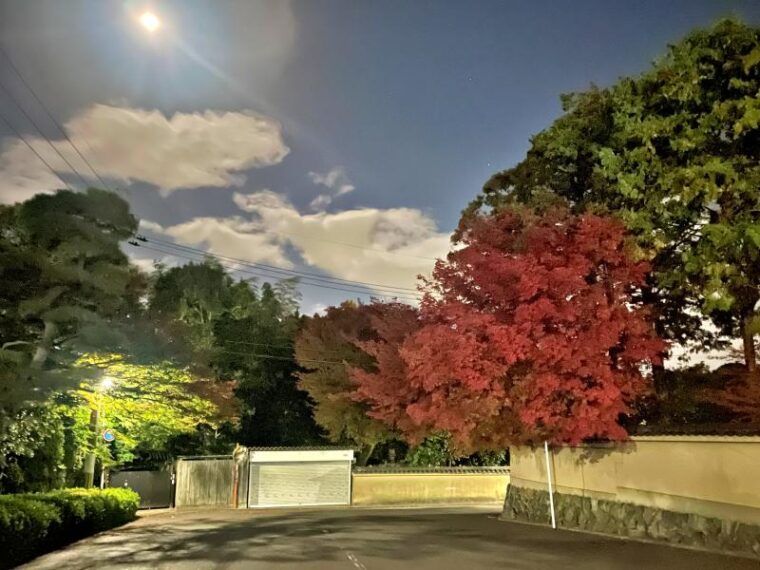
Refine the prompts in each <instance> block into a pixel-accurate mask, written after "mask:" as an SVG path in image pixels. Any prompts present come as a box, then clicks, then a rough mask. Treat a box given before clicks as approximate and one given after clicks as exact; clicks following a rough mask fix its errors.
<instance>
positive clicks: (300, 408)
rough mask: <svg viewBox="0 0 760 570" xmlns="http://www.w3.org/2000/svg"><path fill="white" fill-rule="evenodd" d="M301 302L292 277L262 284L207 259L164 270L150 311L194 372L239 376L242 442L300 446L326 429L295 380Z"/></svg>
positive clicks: (227, 377) (153, 292) (155, 285)
mask: <svg viewBox="0 0 760 570" xmlns="http://www.w3.org/2000/svg"><path fill="white" fill-rule="evenodd" d="M296 307H297V298H296V297H295V296H294V288H293V284H292V283H289V282H282V283H278V284H276V285H271V284H268V283H265V284H263V285H262V286H261V287H260V288H259V287H257V286H256V285H255V284H254V283H252V282H250V281H243V280H241V281H235V280H234V279H232V277H231V276H230V275H228V274H227V273H226V272H225V270H224V269H223V268H222V267H221V265H219V264H218V263H216V262H214V261H213V260H211V259H209V260H206V261H204V262H203V263H190V264H188V265H185V266H182V267H175V268H172V269H169V270H161V271H159V273H158V275H157V276H156V278H155V281H154V283H153V286H152V289H151V294H150V300H149V309H148V312H149V314H150V316H151V319H153V320H154V322H155V323H156V324H157V326H158V327H159V329H160V330H162V331H164V332H165V334H166V335H167V336H169V337H171V338H173V339H175V341H174V342H173V344H174V345H175V351H176V353H177V354H183V353H184V354H185V357H186V359H187V362H188V363H191V364H192V366H193V368H194V369H195V370H196V371H201V372H207V373H209V374H212V375H214V376H215V377H216V378H218V379H221V380H231V381H234V382H235V383H236V385H237V389H236V394H237V396H238V399H239V400H240V404H241V417H240V430H239V434H238V436H239V439H240V442H241V443H243V444H247V445H297V444H305V443H313V442H315V441H319V440H320V438H321V433H320V430H319V428H318V427H317V426H316V424H315V423H314V420H313V418H312V403H311V401H310V400H309V398H308V395H307V394H306V393H305V392H303V391H301V390H299V389H298V386H297V381H298V378H297V376H296V373H297V372H298V364H297V363H296V361H295V357H294V353H293V351H294V345H293V342H294V338H295V334H296V332H297V330H298V328H299V326H300V320H301V317H300V315H299V314H298V312H297V310H296Z"/></svg>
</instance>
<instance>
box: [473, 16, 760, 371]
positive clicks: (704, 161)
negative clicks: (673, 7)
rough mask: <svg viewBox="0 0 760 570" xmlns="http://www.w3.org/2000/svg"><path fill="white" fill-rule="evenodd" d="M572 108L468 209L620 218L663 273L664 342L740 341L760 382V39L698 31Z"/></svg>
mask: <svg viewBox="0 0 760 570" xmlns="http://www.w3.org/2000/svg"><path fill="white" fill-rule="evenodd" d="M563 104H564V110H565V114H564V115H563V116H562V117H561V118H560V119H558V120H557V121H556V122H555V123H554V124H553V125H551V126H550V127H549V128H548V129H546V130H545V131H543V132H541V133H540V134H538V135H537V136H535V137H534V138H533V140H532V143H531V148H530V150H529V152H528V155H527V157H526V159H525V160H524V161H523V162H521V163H520V164H518V165H517V166H515V167H514V168H511V169H509V170H507V171H504V172H501V173H498V174H496V175H494V176H493V177H492V178H491V179H490V180H489V181H488V182H487V183H486V185H485V187H484V191H483V194H482V195H481V196H480V197H478V199H477V200H476V201H475V202H474V203H473V204H471V206H470V207H469V210H470V211H472V210H475V209H481V208H483V207H487V208H495V209H497V210H498V209H499V208H502V207H503V206H504V204H506V203H509V202H514V201H518V202H524V203H529V204H531V205H533V206H535V207H537V208H542V207H544V206H545V205H546V204H547V203H548V202H553V201H556V200H557V199H560V200H563V201H566V202H568V203H569V204H570V205H571V206H572V207H574V208H575V209H577V210H585V211H592V212H598V211H603V212H612V213H614V214H615V215H617V216H619V217H620V218H621V219H622V220H623V221H624V222H625V224H626V226H627V228H628V230H629V231H630V232H631V233H632V234H633V236H634V237H635V239H636V241H637V243H638V245H639V247H640V255H641V256H643V257H646V258H648V259H650V260H651V261H652V263H653V268H654V272H653V278H652V282H651V283H650V288H649V289H648V290H647V291H646V292H645V295H646V296H647V300H648V301H650V302H651V303H652V304H653V306H654V307H655V308H656V310H657V312H658V315H659V319H658V327H659V332H660V333H661V334H663V335H665V336H668V337H669V338H671V339H674V340H676V341H679V342H682V341H685V340H690V339H691V340H703V341H704V342H706V343H710V342H712V343H714V344H715V343H717V341H718V339H719V336H720V335H731V336H734V337H741V338H742V339H743V341H744V358H745V362H746V367H747V369H748V370H749V371H750V372H755V371H756V369H757V364H756V352H755V344H754V339H755V334H756V332H757V330H758V329H759V328H760V327H759V326H758V325H759V324H760V322H759V319H758V313H757V310H756V307H757V305H758V300H760V264H758V261H760V259H759V256H760V192H758V188H759V187H760V29H758V28H755V27H751V26H747V25H744V24H742V23H739V22H736V21H723V22H720V23H718V24H717V25H715V26H714V27H712V28H710V29H707V30H698V31H696V32H693V33H692V34H690V35H689V36H687V37H686V38H685V39H684V40H682V41H681V42H679V43H678V44H676V45H674V46H671V47H670V48H669V50H668V52H667V54H666V55H665V57H663V58H662V59H661V60H659V61H658V62H656V63H655V64H654V66H653V67H652V68H651V69H650V70H649V71H647V72H645V73H643V74H641V75H639V76H637V77H631V78H625V79H622V80H621V81H619V82H618V83H617V84H615V85H613V86H612V87H610V88H608V89H598V88H592V89H590V90H589V91H587V92H584V93H577V94H574V95H570V96H565V97H564V98H563ZM704 318H709V319H710V320H711V321H712V322H713V323H714V324H715V325H716V327H717V329H718V334H710V333H709V331H708V330H706V329H705V327H704V326H703V319H704Z"/></svg>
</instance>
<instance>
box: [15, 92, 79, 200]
mask: <svg viewBox="0 0 760 570" xmlns="http://www.w3.org/2000/svg"><path fill="white" fill-rule="evenodd" d="M0 90H1V91H3V92H4V93H5V95H6V97H8V99H10V100H11V101H12V102H13V104H14V105H15V106H16V107H17V108H18V110H19V111H21V114H22V115H24V117H26V119H27V120H28V121H29V122H30V123H31V124H32V126H33V127H34V128H35V129H36V130H37V132H38V133H39V135H40V137H41V138H42V139H43V140H44V141H45V142H46V143H47V144H48V145H49V146H50V148H51V149H53V152H55V153H56V154H57V155H58V156H59V157H60V158H61V160H63V162H65V163H66V166H68V167H69V169H70V170H71V171H72V172H73V173H74V174H76V175H77V176H78V177H79V180H81V181H82V184H83V186H84V187H87V186H89V183H88V182H87V180H86V179H85V177H84V176H82V174H81V173H80V172H79V171H78V170H77V169H76V168H74V165H73V164H71V162H69V159H68V158H66V157H65V156H64V154H63V153H62V152H61V151H60V150H59V149H58V148H57V147H56V146H55V145H54V144H53V142H52V141H51V140H50V139H49V138H48V137H47V136H46V135H45V133H44V132H43V131H42V129H41V128H40V126H39V125H38V124H37V121H35V120H34V119H33V118H32V116H31V115H30V114H29V113H27V112H26V109H24V107H23V106H22V105H21V103H19V101H18V99H16V98H15V97H14V96H13V93H12V92H11V91H10V90H9V89H8V87H7V86H6V85H5V84H4V83H3V82H2V81H1V80H0ZM56 175H57V173H56Z"/></svg>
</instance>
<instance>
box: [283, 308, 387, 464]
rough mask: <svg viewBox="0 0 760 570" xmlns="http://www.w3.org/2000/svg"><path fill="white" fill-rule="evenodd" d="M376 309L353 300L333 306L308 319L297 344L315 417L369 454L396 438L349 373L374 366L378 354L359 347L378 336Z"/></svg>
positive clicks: (302, 384) (334, 437) (335, 436)
mask: <svg viewBox="0 0 760 570" xmlns="http://www.w3.org/2000/svg"><path fill="white" fill-rule="evenodd" d="M371 310H372V309H371V307H370V306H368V305H358V304H356V303H352V302H345V303H342V304H341V305H340V306H338V307H329V308H328V309H327V310H326V311H325V314H324V315H314V316H313V317H311V318H309V319H307V321H306V323H305V325H304V326H303V327H302V328H301V330H300V331H299V334H298V336H297V337H296V344H295V356H296V360H297V361H298V363H299V366H300V368H301V371H300V372H299V373H298V377H299V382H298V387H299V388H300V389H301V390H304V391H306V392H308V394H309V396H310V397H311V399H312V400H313V401H314V419H315V420H316V422H317V423H318V424H319V425H320V426H321V427H322V428H323V429H324V430H325V431H326V432H327V436H328V437H329V438H330V440H331V441H333V442H336V443H343V444H345V443H351V444H354V445H356V446H358V447H360V448H361V449H362V452H363V455H368V454H369V453H371V451H372V449H373V448H374V446H375V445H377V444H378V443H381V442H382V441H385V440H386V439H389V437H390V434H389V431H388V428H387V427H386V424H384V423H381V422H380V421H378V420H376V419H373V418H372V417H370V416H369V415H368V406H367V405H366V404H364V403H362V402H360V401H357V399H356V398H355V397H354V391H355V385H354V384H353V383H352V381H351V379H350V378H349V374H348V370H349V368H356V369H360V370H364V369H370V368H371V367H372V366H373V362H374V361H373V359H372V357H371V356H370V355H369V354H367V353H365V352H364V351H363V350H362V349H361V348H360V347H359V346H358V344H360V343H361V342H364V341H368V340H369V339H370V338H375V335H376V333H375V331H374V327H373V323H372V321H371V318H370V312H371ZM360 459H361V456H360Z"/></svg>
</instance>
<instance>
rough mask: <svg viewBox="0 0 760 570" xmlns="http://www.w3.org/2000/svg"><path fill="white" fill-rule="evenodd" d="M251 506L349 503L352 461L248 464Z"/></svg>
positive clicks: (249, 502) (249, 504) (249, 503)
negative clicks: (249, 467) (249, 465)
mask: <svg viewBox="0 0 760 570" xmlns="http://www.w3.org/2000/svg"><path fill="white" fill-rule="evenodd" d="M249 481H250V495H249V501H248V506H250V507H281V506H298V505H300V506H306V505H348V504H349V503H350V496H351V464H350V463H349V462H347V461H309V462H303V463H296V462H292V463H290V462H289V463H253V464H251V477H250V479H249Z"/></svg>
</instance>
